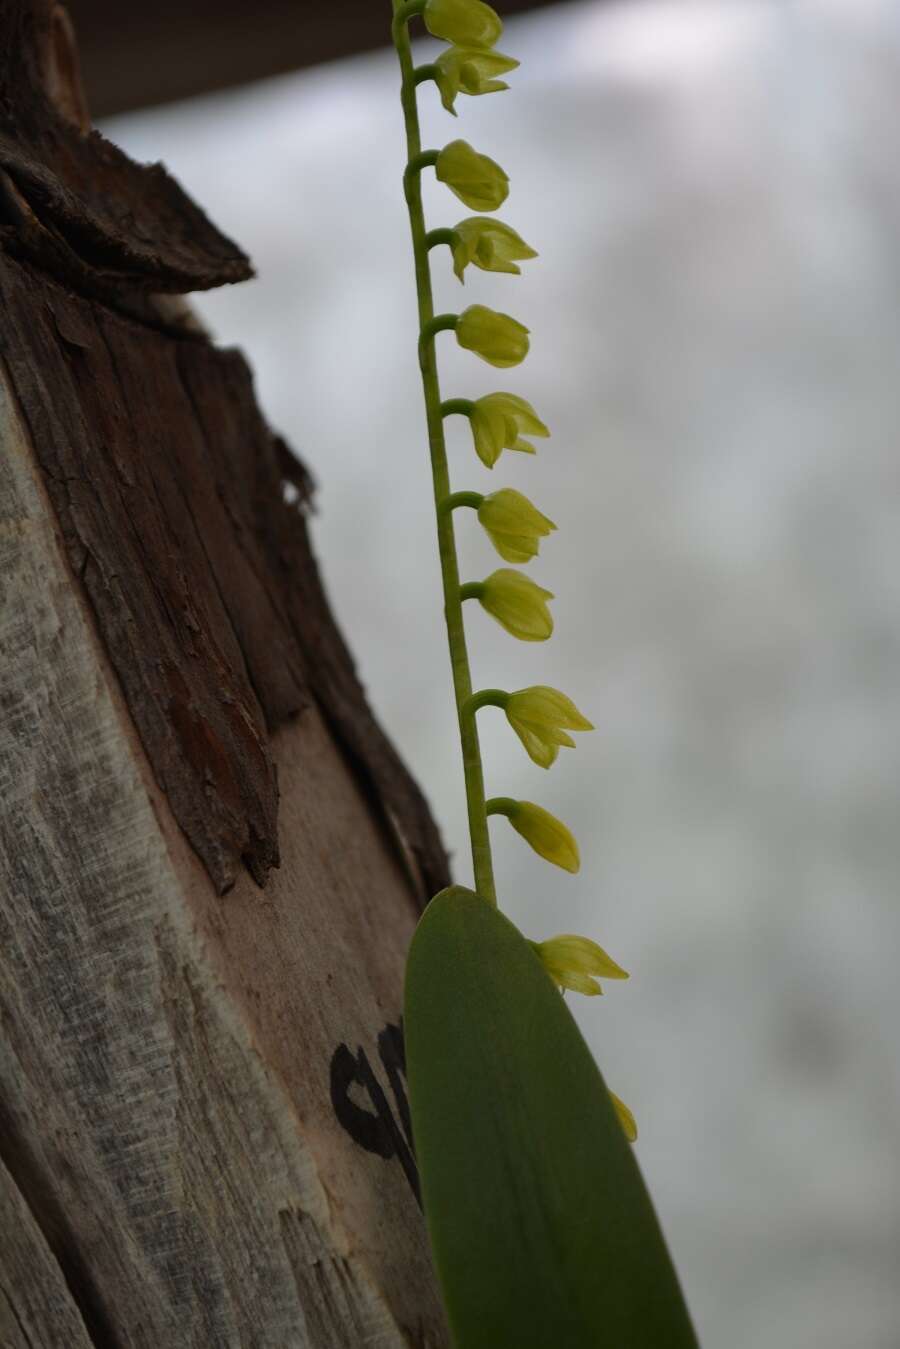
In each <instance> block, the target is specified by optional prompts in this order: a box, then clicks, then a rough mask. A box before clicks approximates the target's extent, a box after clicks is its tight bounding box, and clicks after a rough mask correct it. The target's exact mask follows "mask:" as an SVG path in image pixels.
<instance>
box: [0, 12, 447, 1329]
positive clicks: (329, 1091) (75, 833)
mask: <svg viewBox="0 0 900 1349" xmlns="http://www.w3.org/2000/svg"><path fill="white" fill-rule="evenodd" d="M50 9H51V10H52V6H51V7H50ZM0 12H2V21H0V23H2V24H3V25H6V33H7V36H8V35H9V34H12V35H13V37H15V40H16V41H17V42H19V43H26V44H27V42H31V41H35V42H37V41H38V39H40V36H41V34H42V33H43V34H46V32H47V31H49V30H48V29H47V27H46V24H45V22H44V20H45V18H46V14H47V12H48V7H47V5H45V4H44V3H43V0H40V2H39V0H34V4H30V3H27V2H26V0H21V3H19V0H16V3H12V4H7V5H6V6H3V7H0ZM13 12H15V13H16V14H18V16H19V22H18V27H17V26H16V25H15V24H13V25H12V26H10V22H11V21H10V15H11V14H12V13H13ZM14 58H15V54H14V53H12V54H11V53H10V51H9V49H8V48H5V49H2V50H0V88H2V90H3V91H4V99H0V122H3V120H4V119H6V121H5V131H4V129H3V128H2V127H0V159H2V161H3V163H4V165H5V167H6V170H7V175H8V176H7V184H8V185H9V184H10V183H11V184H12V190H11V195H10V193H7V195H6V196H5V197H4V198H3V203H4V205H3V206H2V207H0V210H2V212H3V217H2V220H3V223H2V227H0V289H2V299H3V303H2V307H0V1346H3V1349H6V1347H7V1346H10V1347H12V1346H15V1347H16V1349H18V1347H19V1346H20V1345H21V1346H28V1349H36V1347H37V1346H41V1347H42V1349H43V1346H46V1347H47V1349H56V1347H57V1346H59V1349H80V1346H81V1345H82V1344H85V1345H87V1344H93V1345H97V1346H120V1345H121V1346H132V1345H133V1346H145V1345H146V1346H150V1345H153V1346H169V1345H171V1346H182V1345H184V1346H198V1347H199V1346H218V1345H223V1346H244V1345H247V1346H250V1345H252V1346H271V1349H284V1347H287V1346H294V1345H296V1346H301V1347H304V1346H310V1349H332V1346H334V1349H337V1346H344V1345H346V1346H356V1345H360V1346H362V1345H367V1346H375V1349H394V1347H395V1346H396V1347H397V1349H399V1347H400V1346H406V1345H409V1346H422V1349H424V1347H425V1346H429V1347H430V1349H438V1346H445V1345H446V1344H447V1336H446V1331H445V1328H444V1323H443V1317H442V1312H441V1309H440V1305H439V1300H438V1298H437V1295H436V1291H435V1287H434V1283H433V1277H432V1274H431V1270H430V1263H429V1257H428V1250H427V1242H426V1238H425V1233H424V1229H423V1225H422V1221H421V1215H420V1213H419V1209H418V1206H417V1200H416V1193H415V1187H416V1174H415V1164H414V1161H413V1153H412V1145H411V1138H410V1135H409V1117H408V1109H407V1106H406V1099H405V1088H404V1079H403V1059H402V1036H401V1034H400V1030H399V1013H400V1006H401V996H402V993H401V989H402V969H403V962H404V958H405V951H406V946H407V944H408V941H409V937H410V934H411V931H412V928H413V925H414V922H415V918H416V914H417V912H418V911H419V909H420V907H421V904H422V901H423V898H424V897H425V896H426V895H427V893H428V892H429V890H433V889H435V888H437V887H438V886H439V885H441V884H442V883H443V882H444V880H445V878H446V863H445V859H444V856H443V852H442V850H441V847H440V840H439V838H438V836H437V832H436V830H435V828H434V825H433V823H432V822H431V820H430V817H429V816H428V812H427V808H426V806H425V803H424V801H423V800H422V798H421V795H420V794H419V792H418V789H417V788H416V787H415V784H414V783H413V782H412V781H411V779H410V778H409V777H408V775H407V774H406V771H405V769H404V768H403V766H402V764H401V763H400V761H399V760H398V759H397V757H396V754H395V753H394V751H393V749H392V748H391V747H390V746H389V744H388V742H387V741H386V740H385V738H384V736H383V734H382V732H381V731H380V729H379V728H378V727H377V725H376V723H375V722H374V720H373V719H372V717H371V714H370V712H369V711H368V708H367V707H366V704H365V699H364V696H363V693H362V690H361V688H360V685H359V683H358V681H357V679H356V676H355V674H354V671H353V666H352V662H351V660H350V657H349V654H348V652H347V650H346V647H345V646H344V644H343V641H342V639H341V637H340V635H339V633H338V632H337V629H336V628H335V626H334V623H333V620H332V619H331V616H330V614H329V611H328V607H327V603H326V601H325V598H324V595H323V593H322V590H321V586H320V583H319V579H318V574H317V571H316V567H315V562H314V559H313V557H312V554H311V551H310V545H309V539H308V535H307V531H306V522H305V519H304V514H303V510H304V507H305V505H306V501H307V499H308V494H309V486H308V482H307V480H306V478H305V475H304V474H303V471H302V469H301V468H300V467H299V466H298V465H296V464H293V463H292V462H291V461H290V458H289V456H288V454H287V451H286V449H285V447H284V446H283V445H281V444H280V443H279V442H278V441H277V440H275V439H274V438H273V437H272V436H271V435H270V433H269V432H268V430H267V429H266V427H265V424H264V422H263V421H262V419H261V417H260V415H259V413H258V411H257V409H256V407H255V404H254V401H253V396H252V389H251V385H250V379H249V375H248V372H247V370H246V366H245V365H244V363H243V361H242V360H241V358H240V356H239V355H237V354H236V353H234V352H221V351H217V350H216V349H215V348H213V347H212V346H211V345H210V344H209V343H208V342H207V341H205V340H203V339H202V338H199V337H197V336H196V335H189V334H187V333H185V332H184V331H183V330H182V329H181V328H177V327H176V328H173V327H171V326H170V324H169V323H168V322H167V320H166V319H165V318H164V317H163V316H162V314H161V311H160V310H159V308H158V306H157V305H156V302H155V300H153V298H152V296H150V295H149V293H148V292H147V290H146V286H145V284H144V283H145V279H146V271H145V262H144V261H141V262H140V263H135V264H134V265H133V266H132V262H131V261H129V256H130V255H129V253H128V250H127V249H125V250H124V251H123V250H120V251H119V252H118V253H117V254H116V257H117V263H116V265H117V266H122V267H124V268H125V270H126V271H127V270H128V269H129V268H132V271H133V273H134V275H133V279H134V283H135V284H134V287H133V288H132V287H131V286H130V285H124V286H123V287H122V289H121V294H120V291H119V289H118V288H117V286H116V285H114V284H113V283H112V282H111V279H110V275H109V270H108V268H107V265H106V263H107V261H108V259H109V256H110V253H109V252H108V251H103V250H100V251H99V252H97V251H95V249H94V243H95V242H96V237H97V236H96V234H93V235H91V234H90V231H88V232H87V233H86V234H79V233H78V231H77V230H76V229H73V228H72V227H71V220H72V219H73V218H75V216H77V209H78V203H79V201H80V197H79V192H81V191H82V190H83V191H85V192H87V194H88V196H90V191H91V182H92V179H91V170H90V164H89V160H88V159H84V160H82V159H80V158H79V157H78V156H75V155H74V152H73V153H72V154H70V153H69V150H68V149H67V150H66V152H65V153H64V154H62V158H61V161H60V163H61V164H62V168H61V169H60V163H57V164H56V165H55V167H54V166H52V165H49V163H48V165H46V166H45V167H46V173H47V175H48V177H47V181H48V182H49V180H50V176H51V175H52V174H56V173H57V171H59V172H61V173H62V177H63V178H65V177H66V174H67V173H68V171H69V169H70V168H71V165H72V163H73V162H75V161H76V160H77V163H78V164H79V165H80V167H79V170H78V175H76V179H75V180H69V181H68V182H67V183H66V185H65V190H64V191H62V193H61V196H60V197H59V200H60V201H63V202H64V205H65V211H64V212H63V213H62V215H60V216H59V217H58V218H57V217H53V219H52V222H51V216H52V213H53V211H54V210H55V209H56V208H55V206H53V201H54V200H56V199H55V198H54V197H53V192H50V191H49V189H48V192H47V193H45V194H44V195H41V194H40V193H38V194H37V195H36V196H34V197H33V198H32V199H29V197H28V193H29V192H31V191H32V189H33V184H34V182H35V181H38V180H41V181H43V180H42V178H41V174H40V173H37V174H31V175H30V171H29V172H25V171H20V169H17V168H16V166H15V164H14V163H13V161H12V159H11V158H10V157H9V156H7V157H6V158H3V156H4V155H5V154H6V151H4V150H3V145H4V144H7V145H8V143H9V138H10V137H11V138H12V139H15V136H14V135H13V132H14V131H15V129H16V128H18V129H19V130H21V129H22V128H26V129H27V128H28V127H29V126H33V125H39V126H41V127H43V128H44V129H45V130H46V128H47V127H49V128H50V129H51V132H52V134H51V135H50V140H51V141H53V143H54V144H55V145H56V147H57V149H59V147H60V145H68V142H67V140H66V138H67V137H68V136H69V134H70V132H71V133H72V134H77V132H74V131H73V130H72V127H71V126H70V125H68V124H65V123H64V122H63V121H62V120H61V119H59V118H58V117H57V115H56V113H55V112H54V109H53V107H52V106H50V105H49V104H47V105H46V106H44V105H42V106H41V108H40V115H39V116H38V115H37V114H34V115H29V116H25V115H24V114H23V113H22V112H20V111H13V112H11V111H10V109H11V108H15V105H16V100H17V99H18V100H19V101H20V102H21V101H22V100H26V101H27V100H29V99H31V100H38V101H39V100H40V99H41V98H42V97H43V94H42V92H41V91H42V88H43V86H42V84H41V81H40V79H38V78H37V77H34V78H32V77H31V76H30V75H28V77H27V78H25V76H23V77H22V81H23V82H20V83H19V84H17V83H16V80H17V78H18V77H17V76H16V75H15V72H14V70H13V67H14V66H15V59H14ZM20 64H21V66H22V69H23V70H25V71H26V74H27V70H28V69H29V68H30V67H29V62H28V61H24V60H23V61H22V62H21V63H20ZM35 68H37V67H35ZM51 83H52V82H51ZM66 102H67V100H66V99H65V98H62V100H61V104H60V105H61V106H62V105H63V104H65V103H66ZM68 106H69V107H70V108H72V107H75V106H77V100H76V99H72V98H70V99H68ZM55 119H56V120H55ZM13 124H14V126H13ZM11 126H12V127H13V129H12V130H10V127H11ZM4 134H7V141H6V142H4V141H3V135H4ZM48 134H49V133H48ZM92 145H94V146H95V147H96V141H95V138H86V139H83V140H82V146H87V147H88V150H86V151H79V155H81V154H82V153H84V154H87V153H89V152H90V153H93V151H90V147H91V146H92ZM26 148H27V147H26ZM39 151H40V145H39V144H37V142H35V143H34V144H32V146H31V148H30V149H29V150H28V153H29V154H31V155H32V157H34V156H36V155H38V153H39ZM20 152H22V153H24V151H22V147H21V146H20V147H19V149H18V150H17V153H20ZM105 155H106V152H105V151H102V153H101V158H103V157H104V156H105ZM17 162H18V161H17ZM104 162H107V161H106V160H105V161H104ZM126 176H127V175H126ZM103 181H106V180H103ZM161 181H163V180H162V179H160V178H158V177H157V178H153V177H151V178H150V179H148V180H146V182H145V184H144V188H143V189H142V191H143V192H144V193H145V194H146V196H147V198H148V200H145V201H142V203H141V212H142V214H141V217H140V218H141V220H142V221H143V222H144V226H146V229H147V231H149V232H147V233H145V234H144V235H143V237H142V242H141V247H142V248H143V249H144V250H145V254H146V255H147V256H149V255H150V254H153V255H155V256H161V251H160V249H158V248H157V245H156V243H155V241H154V237H153V233H152V230H150V226H149V224H148V222H150V221H151V220H152V217H153V210H154V208H153V203H152V201H151V200H149V198H152V197H153V194H154V193H155V192H156V190H157V187H158V185H159V182H161ZM165 182H166V187H165V192H166V193H169V191H170V190H171V191H174V193H175V194H176V197H177V195H178V194H179V193H180V189H178V188H177V187H176V186H175V185H174V184H171V180H168V179H166V180H165ZM170 184H171V188H170V186H169V185H170ZM107 185H108V186H109V188H110V192H113V194H114V189H115V183H114V182H111V183H108V184H107ZM130 190H131V189H130V188H127V189H126V191H125V195H124V197H123V199H122V203H121V217H119V216H118V215H117V212H118V210H119V207H118V206H117V203H116V200H115V198H114V195H113V196H112V197H110V198H109V199H106V198H105V199H104V206H103V210H102V211H99V210H95V209H94V207H95V206H96V203H93V204H92V203H91V202H90V201H89V202H88V203H87V207H86V209H88V208H90V211H93V215H92V216H91V220H92V224H91V229H92V230H93V229H94V226H97V227H98V228H99V229H100V230H101V232H102V229H103V228H105V225H104V223H103V221H104V212H105V213H106V218H112V217H116V218H117V219H120V221H122V220H127V219H128V218H129V216H128V210H129V208H128V205H127V202H128V192H130ZM53 191H54V192H55V191H56V189H55V188H54V189H53ZM181 195H182V196H183V194H181ZM173 200H174V199H173ZM186 200H187V199H186V198H185V201H186ZM10 202H12V204H13V205H12V207H10V205H9V203H10ZM23 203H24V205H23ZM38 207H40V212H38V210H37V208H38ZM7 208H8V209H7ZM167 209H168V208H167ZM172 209H177V210H179V211H180V210H181V209H182V208H181V207H180V206H178V207H177V208H176V207H173V208H172ZM185 209H186V208H185ZM90 211H89V213H90ZM65 212H69V214H68V215H67V214H66V213H65ZM32 217H33V219H32ZM185 218H187V217H185ZM35 221H37V225H35ZM67 222H68V223H67ZM98 222H99V224H98ZM207 224H208V222H207ZM144 226H142V230H143V228H144ZM208 228H209V229H210V230H212V229H213V227H212V226H208ZM23 232H24V233H25V234H29V232H30V237H29V238H28V240H27V241H26V244H25V245H23V240H22V234H23ZM138 232H139V233H141V230H139V231H138ZM201 233H202V231H201ZM44 234H48V235H50V236H51V237H50V240H49V242H48V241H47V240H46V239H45V238H44ZM63 235H65V239H66V244H67V247H70V248H75V246H76V245H77V246H78V247H81V246H82V245H83V243H84V240H85V239H86V238H88V237H89V236H90V238H91V239H92V240H93V242H92V244H91V246H90V247H89V248H85V249H84V251H83V252H82V253H81V254H80V255H79V263H78V265H77V266H73V267H72V269H71V270H70V271H69V272H68V273H66V267H67V266H68V263H67V262H66V264H65V266H63V265H62V264H61V263H60V258H61V256H62V257H63V258H65V254H61V253H60V250H59V248H58V247H57V244H58V239H59V238H60V237H62V236H63ZM186 239H187V242H188V243H190V231H188V232H187V234H186ZM201 243H202V240H201ZM111 247H112V245H111ZM216 247H218V245H217V246H216ZM113 251H115V250H114V249H113ZM215 251H216V250H215V248H213V249H212V252H215ZM98 258H99V262H98ZM95 263H97V268H96V270H97V275H96V277H95V276H94V275H93V270H94V267H95ZM129 275H131V273H129ZM142 286H143V287H144V296H145V301H146V303H143V304H138V303H137V302H136V301H135V295H137V294H138V293H140V292H141V287H142ZM120 299H121V303H120ZM288 477H289V478H291V479H292V484H293V488H294V492H293V495H294V497H295V498H296V499H295V501H294V502H293V504H290V505H289V504H288V502H287V500H286V493H285V479H286V478H288ZM242 861H243V862H244V863H246V865H242ZM263 883H264V884H265V888H264V889H261V888H260V886H261V884H263Z"/></svg>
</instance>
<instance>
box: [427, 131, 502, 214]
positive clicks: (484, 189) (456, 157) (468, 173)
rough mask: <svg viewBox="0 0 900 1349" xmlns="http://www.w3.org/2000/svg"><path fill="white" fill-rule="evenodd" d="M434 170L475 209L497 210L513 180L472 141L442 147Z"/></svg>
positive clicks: (455, 142)
mask: <svg viewBox="0 0 900 1349" xmlns="http://www.w3.org/2000/svg"><path fill="white" fill-rule="evenodd" d="M434 172H435V174H436V176H437V178H438V179H439V180H440V182H442V183H446V185H447V187H449V189H450V191H451V192H454V193H455V194H456V196H457V197H459V199H460V201H463V202H465V204H466V205H467V206H468V207H470V208H471V210H473V211H496V210H497V208H498V207H499V206H502V205H503V203H504V202H505V201H506V198H507V196H508V194H509V179H508V178H507V176H506V174H505V173H504V172H503V170H502V169H501V167H500V165H499V164H495V163H494V161H493V159H489V158H488V156H487V155H480V154H479V153H478V151H477V150H473V149H472V147H471V145H470V144H469V142H468V141H450V143H449V144H448V145H445V146H444V148H443V150H439V151H438V156H437V159H436V161H435V165H434Z"/></svg>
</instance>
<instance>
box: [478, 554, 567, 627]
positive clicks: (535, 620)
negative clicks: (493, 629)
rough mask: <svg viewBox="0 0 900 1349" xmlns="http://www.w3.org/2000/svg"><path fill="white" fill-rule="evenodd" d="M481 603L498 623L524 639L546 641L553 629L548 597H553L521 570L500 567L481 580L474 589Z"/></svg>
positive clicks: (550, 598)
mask: <svg viewBox="0 0 900 1349" xmlns="http://www.w3.org/2000/svg"><path fill="white" fill-rule="evenodd" d="M477 598H478V600H479V602H480V603H481V607H482V608H483V609H485V610H486V611H487V612H488V613H489V614H490V615H491V617H492V618H496V620H497V622H498V623H499V624H500V625H501V627H504V628H506V631H507V632H509V633H512V635H513V637H518V638H519V640H520V641H523V642H546V640H547V638H548V637H549V636H550V634H551V633H552V631H553V617H552V615H551V613H550V610H549V609H548V608H547V600H552V599H553V594H552V592H551V591H549V590H544V589H543V588H542V587H541V586H539V585H536V584H535V582H534V581H531V580H529V578H528V577H527V576H523V575H522V573H521V572H520V571H513V570H512V569H511V568H509V567H501V568H500V569H499V571H495V572H492V573H491V575H490V576H488V577H487V579H486V580H484V581H482V582H481V584H480V586H479V587H478V591H477Z"/></svg>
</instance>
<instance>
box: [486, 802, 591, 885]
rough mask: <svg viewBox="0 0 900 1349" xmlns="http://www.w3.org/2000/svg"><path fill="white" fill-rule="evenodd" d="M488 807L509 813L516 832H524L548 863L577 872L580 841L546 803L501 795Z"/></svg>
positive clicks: (488, 810) (528, 840)
mask: <svg viewBox="0 0 900 1349" xmlns="http://www.w3.org/2000/svg"><path fill="white" fill-rule="evenodd" d="M486 809H487V813H488V815H505V816H506V818H507V819H508V820H509V822H510V824H511V825H512V827H513V829H515V831H516V833H517V834H521V835H522V837H523V838H524V840H525V842H526V843H527V844H529V846H530V847H532V848H533V849H534V851H535V852H536V853H537V854H538V855H539V856H540V857H543V858H544V859H545V860H546V861H547V862H552V863H553V865H554V866H557V867H562V869H563V871H571V872H573V873H574V872H576V871H577V870H578V868H579V867H580V866H581V861H580V859H579V856H578V844H577V843H576V842H575V840H574V838H573V837H572V835H571V834H570V832H569V830H568V829H567V828H566V826H565V825H564V824H563V822H562V820H558V819H557V818H556V816H555V815H551V814H550V812H549V810H544V808H543V806H536V805H535V804H534V802H533V801H514V800H512V798H511V797H508V796H498V797H494V798H493V799H492V800H491V801H488V803H487V806H486Z"/></svg>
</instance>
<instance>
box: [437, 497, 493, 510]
mask: <svg viewBox="0 0 900 1349" xmlns="http://www.w3.org/2000/svg"><path fill="white" fill-rule="evenodd" d="M482 501H484V497H483V496H482V495H481V493H480V492H451V493H450V495H449V496H448V497H444V499H443V501H442V502H441V504H440V506H438V511H439V512H440V513H441V515H443V514H444V513H445V512H447V511H455V510H458V509H459V507H460V506H471V507H472V510H473V511H477V510H478V507H479V506H480V505H481V503H482Z"/></svg>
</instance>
